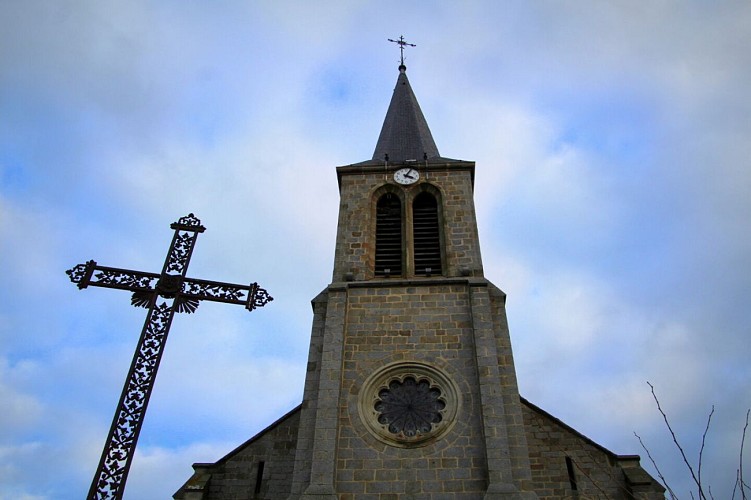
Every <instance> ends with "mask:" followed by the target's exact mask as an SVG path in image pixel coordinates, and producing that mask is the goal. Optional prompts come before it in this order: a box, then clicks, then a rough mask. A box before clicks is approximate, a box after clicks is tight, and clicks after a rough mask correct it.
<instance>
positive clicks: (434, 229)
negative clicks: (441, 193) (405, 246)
mask: <svg viewBox="0 0 751 500" xmlns="http://www.w3.org/2000/svg"><path fill="white" fill-rule="evenodd" d="M412 227H413V231H414V246H415V248H414V249H415V274H416V275H425V276H427V275H436V274H441V237H440V234H439V230H438V203H437V202H436V199H435V198H434V197H433V195H431V194H430V193H426V192H424V193H420V194H419V195H417V197H416V198H415V201H414V202H413V204H412Z"/></svg>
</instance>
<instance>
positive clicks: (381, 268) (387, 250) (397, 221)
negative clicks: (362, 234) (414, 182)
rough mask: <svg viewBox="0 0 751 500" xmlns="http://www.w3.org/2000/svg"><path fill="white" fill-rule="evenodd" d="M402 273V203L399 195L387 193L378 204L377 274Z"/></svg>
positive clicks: (390, 274)
mask: <svg viewBox="0 0 751 500" xmlns="http://www.w3.org/2000/svg"><path fill="white" fill-rule="evenodd" d="M401 274H402V204H401V200H400V199H399V197H398V196H396V195H395V194H393V193H386V194H384V195H383V196H381V197H380V198H379V199H378V203H377V205H376V245H375V275H376V276H401Z"/></svg>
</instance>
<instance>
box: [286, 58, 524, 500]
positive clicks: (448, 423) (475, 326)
mask: <svg viewBox="0 0 751 500" xmlns="http://www.w3.org/2000/svg"><path fill="white" fill-rule="evenodd" d="M474 172H475V164H474V163H473V162H470V161H462V160H454V159H450V158H444V157H442V156H440V154H439V153H438V148H437V147H436V144H435V141H434V140H433V137H432V135H431V133H430V129H429V128H428V124H427V122H426V120H425V117H424V116H423V114H422V111H421V110H420V106H419V104H418V102H417V98H416V97H415V94H414V92H413V91H412V88H411V86H410V83H409V80H408V78H407V73H406V67H405V66H404V65H403V64H402V65H401V66H400V67H399V76H398V78H397V82H396V87H395V88H394V93H393V96H392V98H391V103H390V105H389V108H388V111H387V113H386V118H385V120H384V123H383V127H382V129H381V133H380V136H379V138H378V142H377V144H376V148H375V152H374V154H373V158H372V159H370V160H367V161H364V162H361V163H356V164H352V165H346V166H341V167H338V168H337V178H338V182H339V192H340V198H341V201H340V205H339V224H338V233H337V240H336V255H335V262H334V272H333V277H332V283H331V284H330V285H329V286H328V287H327V288H326V289H325V290H324V291H323V292H322V293H321V294H320V295H319V296H318V297H316V298H315V299H314V300H313V309H314V320H313V333H312V338H311V344H310V353H309V361H308V375H307V379H306V382H305V392H304V397H303V405H302V410H301V415H300V428H299V433H298V438H297V450H296V456H295V467H294V474H293V480H292V491H291V495H290V497H289V498H304V499H312V498H330V499H336V498H352V499H358V498H376V497H374V496H373V495H375V494H392V495H394V496H393V498H412V497H420V498H483V497H484V498H536V495H535V494H534V493H532V492H531V491H529V486H530V484H529V483H530V477H531V472H530V463H529V454H528V450H527V443H526V436H525V432H524V424H523V421H522V413H521V406H520V399H519V392H518V389H517V383H516V376H515V372H514V363H513V356H512V353H511V344H510V341H509V334H508V327H507V324H506V315H505V307H504V300H505V295H504V293H503V292H502V291H501V290H499V289H498V288H496V287H495V286H494V285H493V284H491V283H490V282H489V281H487V280H486V279H485V277H484V276H483V268H482V259H481V256H480V246H479V240H478V235H477V224H476V220H475V210H474V202H473V186H474ZM384 498H385V497H384ZM389 498H391V497H389Z"/></svg>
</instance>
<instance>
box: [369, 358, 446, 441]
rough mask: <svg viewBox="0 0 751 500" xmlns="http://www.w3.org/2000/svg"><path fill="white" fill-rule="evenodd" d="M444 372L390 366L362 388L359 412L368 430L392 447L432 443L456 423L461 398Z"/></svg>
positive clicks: (407, 364)
mask: <svg viewBox="0 0 751 500" xmlns="http://www.w3.org/2000/svg"><path fill="white" fill-rule="evenodd" d="M458 394H459V390H458V388H457V386H456V384H455V383H454V381H453V380H452V379H451V378H449V377H448V375H446V374H445V373H444V372H443V371H441V370H439V369H437V368H435V367H433V366H430V365H428V364H424V363H419V362H397V363H391V364H388V365H386V366H384V367H382V368H381V369H379V370H377V371H376V372H375V373H373V374H372V375H371V376H370V377H368V379H367V380H366V381H365V383H364V384H363V386H362V390H361V391H360V394H359V398H358V412H359V414H360V419H361V420H362V421H363V423H364V424H365V427H366V428H367V429H368V430H369V431H370V432H371V434H373V435H374V436H375V437H376V438H377V439H378V440H379V441H381V442H383V443H386V444H388V445H390V446H396V447H400V448H412V447H418V446H425V445H428V444H430V443H433V442H435V441H437V440H438V439H440V438H441V437H442V436H444V435H445V434H446V433H447V432H448V431H449V430H451V428H452V427H453V426H454V423H455V422H456V415H457V414H458V412H459V409H460V408H459V407H460V403H461V398H459V397H458Z"/></svg>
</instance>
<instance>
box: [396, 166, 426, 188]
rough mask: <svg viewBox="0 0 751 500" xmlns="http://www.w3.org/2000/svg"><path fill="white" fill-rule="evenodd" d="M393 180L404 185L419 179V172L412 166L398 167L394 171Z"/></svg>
mask: <svg viewBox="0 0 751 500" xmlns="http://www.w3.org/2000/svg"><path fill="white" fill-rule="evenodd" d="M394 180H395V181H396V182H398V183H399V184H403V185H405V186H407V185H409V184H414V183H415V182H417V181H418V180H420V172H418V171H417V170H415V169H414V168H409V167H407V168H400V169H399V170H397V171H396V172H394Z"/></svg>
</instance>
